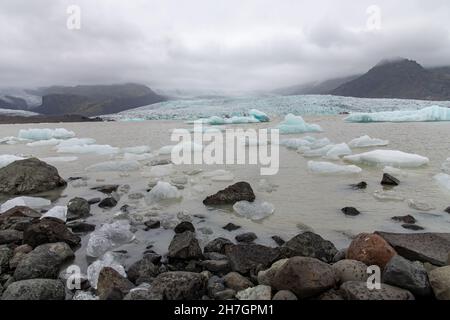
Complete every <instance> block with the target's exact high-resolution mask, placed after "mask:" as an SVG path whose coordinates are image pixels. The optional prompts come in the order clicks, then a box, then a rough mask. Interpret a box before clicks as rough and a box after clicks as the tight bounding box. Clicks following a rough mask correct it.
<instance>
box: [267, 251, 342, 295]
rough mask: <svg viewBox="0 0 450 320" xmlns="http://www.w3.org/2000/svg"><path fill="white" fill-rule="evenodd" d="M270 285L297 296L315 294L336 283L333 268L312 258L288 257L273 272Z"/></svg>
mask: <svg viewBox="0 0 450 320" xmlns="http://www.w3.org/2000/svg"><path fill="white" fill-rule="evenodd" d="M271 284H272V287H273V288H275V289H276V290H290V291H292V292H293V293H294V294H295V295H296V296H297V297H298V298H300V299H304V298H310V297H314V296H317V295H319V294H321V293H323V292H325V291H327V290H329V289H331V288H333V287H334V286H335V284H336V275H335V273H334V270H333V268H332V267H331V266H330V265H328V264H326V263H324V262H322V261H320V260H318V259H314V258H308V257H294V258H290V259H289V260H288V261H287V262H286V263H285V264H284V265H283V266H282V267H281V268H280V269H279V270H278V271H277V273H276V274H275V277H274V278H273V279H272V283H271Z"/></svg>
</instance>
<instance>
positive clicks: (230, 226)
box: [222, 222, 241, 232]
mask: <svg viewBox="0 0 450 320" xmlns="http://www.w3.org/2000/svg"><path fill="white" fill-rule="evenodd" d="M240 228H241V226H237V225H235V224H234V223H231V222H230V223H227V224H226V225H225V226H224V227H222V229H225V230H227V231H229V232H232V231H235V230H237V229H240Z"/></svg>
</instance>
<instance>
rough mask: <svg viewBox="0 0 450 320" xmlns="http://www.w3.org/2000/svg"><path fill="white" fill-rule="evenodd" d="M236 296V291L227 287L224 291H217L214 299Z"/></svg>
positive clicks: (226, 298)
mask: <svg viewBox="0 0 450 320" xmlns="http://www.w3.org/2000/svg"><path fill="white" fill-rule="evenodd" d="M235 296H236V291H234V290H233V289H225V290H223V291H219V292H216V293H215V294H214V299H216V300H231V299H234V297H235Z"/></svg>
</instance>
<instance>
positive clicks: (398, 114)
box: [345, 106, 450, 122]
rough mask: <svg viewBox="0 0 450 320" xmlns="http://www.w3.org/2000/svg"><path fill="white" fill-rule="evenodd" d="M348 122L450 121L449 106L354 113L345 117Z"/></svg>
mask: <svg viewBox="0 0 450 320" xmlns="http://www.w3.org/2000/svg"><path fill="white" fill-rule="evenodd" d="M345 121H348V122H422V121H450V108H443V107H439V106H431V107H427V108H423V109H421V110H412V111H385V112H375V113H355V114H352V115H350V116H348V117H347V118H345Z"/></svg>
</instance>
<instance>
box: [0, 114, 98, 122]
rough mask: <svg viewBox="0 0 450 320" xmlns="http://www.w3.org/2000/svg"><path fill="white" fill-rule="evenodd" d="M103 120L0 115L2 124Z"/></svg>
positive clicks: (67, 116)
mask: <svg viewBox="0 0 450 320" xmlns="http://www.w3.org/2000/svg"><path fill="white" fill-rule="evenodd" d="M98 121H103V119H101V118H99V117H95V118H89V117H85V116H81V115H70V114H68V115H35V116H13V115H0V124H18V123H60V122H98Z"/></svg>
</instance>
